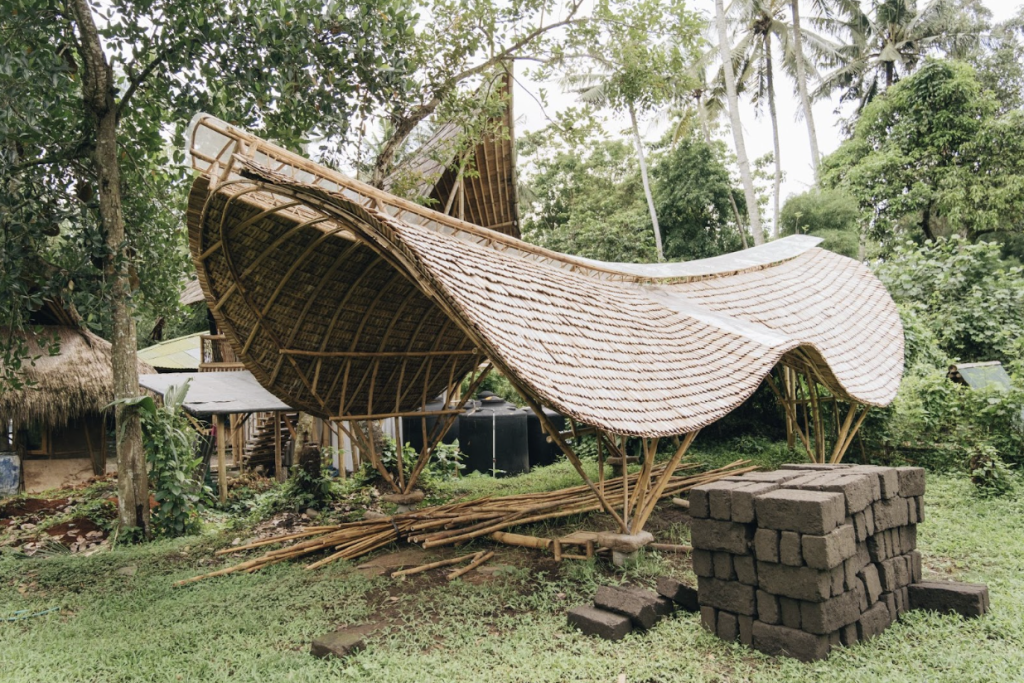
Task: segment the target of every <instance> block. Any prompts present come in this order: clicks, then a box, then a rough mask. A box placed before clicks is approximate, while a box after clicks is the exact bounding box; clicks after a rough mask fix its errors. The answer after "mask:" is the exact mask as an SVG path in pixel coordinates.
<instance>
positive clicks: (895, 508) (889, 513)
mask: <svg viewBox="0 0 1024 683" xmlns="http://www.w3.org/2000/svg"><path fill="white" fill-rule="evenodd" d="M872 508H873V510H874V513H875V533H878V532H879V531H885V530H886V529H895V528H896V527H899V526H905V525H906V524H907V522H908V521H909V518H908V516H907V501H906V499H905V498H900V497H898V496H896V497H893V498H889V499H886V500H880V501H878V502H877V503H875V504H874V505H873V506H872Z"/></svg>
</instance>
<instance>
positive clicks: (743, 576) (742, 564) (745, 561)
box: [732, 555, 757, 586]
mask: <svg viewBox="0 0 1024 683" xmlns="http://www.w3.org/2000/svg"><path fill="white" fill-rule="evenodd" d="M732 566H733V569H734V570H735V572H736V579H737V580H738V581H739V582H740V583H745V584H747V585H748V586H757V567H756V566H755V565H754V556H753V555H736V556H734V557H733V558H732Z"/></svg>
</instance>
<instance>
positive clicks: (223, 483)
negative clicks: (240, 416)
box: [213, 415, 228, 505]
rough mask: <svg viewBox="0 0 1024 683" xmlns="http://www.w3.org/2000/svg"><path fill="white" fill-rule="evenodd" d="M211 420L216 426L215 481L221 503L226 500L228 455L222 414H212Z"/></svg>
mask: <svg viewBox="0 0 1024 683" xmlns="http://www.w3.org/2000/svg"><path fill="white" fill-rule="evenodd" d="M213 420H214V423H215V424H216V427H217V483H218V486H219V488H220V502H221V504H222V505H223V504H224V503H226V502H228V457H227V444H226V443H225V436H226V434H225V433H224V416H223V415H214V416H213Z"/></svg>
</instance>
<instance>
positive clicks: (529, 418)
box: [523, 408, 565, 467]
mask: <svg viewBox="0 0 1024 683" xmlns="http://www.w3.org/2000/svg"><path fill="white" fill-rule="evenodd" d="M523 412H524V413H526V438H527V443H528V444H529V449H530V467H542V466H544V465H550V464H551V463H553V462H555V461H556V460H558V456H559V455H561V454H562V449H560V448H559V447H558V444H556V443H554V442H548V435H547V432H545V431H544V427H542V426H541V423H540V418H539V417H537V413H535V412H533V411H532V410H530V409H529V408H523ZM544 415H545V416H547V418H548V422H550V423H551V424H552V425H554V427H555V429H557V430H558V431H560V432H561V431H564V430H565V417H564V416H563V415H559V414H558V413H556V412H555V411H553V410H548V409H547V408H544Z"/></svg>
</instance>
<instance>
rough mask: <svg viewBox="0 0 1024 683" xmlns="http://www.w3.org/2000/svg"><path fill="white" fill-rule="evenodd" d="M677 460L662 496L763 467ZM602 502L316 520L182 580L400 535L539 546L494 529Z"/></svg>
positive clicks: (561, 497)
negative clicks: (248, 555) (330, 522)
mask: <svg viewBox="0 0 1024 683" xmlns="http://www.w3.org/2000/svg"><path fill="white" fill-rule="evenodd" d="M669 464H670V463H666V464H664V465H657V466H654V467H653V468H652V469H651V472H652V473H653V475H654V476H657V477H658V478H659V480H662V481H664V486H663V487H662V492H661V494H660V496H661V497H662V498H666V497H671V496H675V495H678V494H679V493H681V492H683V491H689V490H690V489H691V488H693V487H694V486H700V485H701V484H708V483H711V482H713V481H717V480H718V479H721V478H723V477H727V476H735V475H739V474H744V473H746V472H750V471H752V470H754V469H756V468H755V467H752V466H750V465H748V464H747V462H746V461H743V460H738V461H736V462H733V463H730V464H728V465H726V466H725V467H720V468H718V469H714V470H709V471H707V472H696V471H695V470H696V469H697V466H696V465H694V464H692V463H683V464H677V465H676V467H675V469H670V468H669V467H668V465H669ZM663 475H664V476H663ZM639 477H640V474H635V475H628V477H627V479H628V481H629V482H630V483H631V484H633V485H635V483H636V480H637V479H638V478H639ZM620 486H621V482H616V483H615V484H613V483H612V482H608V490H607V491H606V500H607V501H609V502H610V503H611V504H614V505H617V504H621V503H622V501H623V495H622V490H621V488H620ZM651 500H655V499H654V498H652V499H651ZM652 507H653V506H652ZM601 508H602V503H601V502H599V501H598V499H597V497H596V496H595V495H594V492H593V490H592V489H591V488H590V487H588V486H586V485H584V486H576V487H573V488H567V489H559V490H557V491H547V492H544V493H530V494H523V495H517V496H504V497H496V498H482V499H480V500H473V501H463V502H458V503H450V504H448V505H440V506H437V507H433V508H426V509H423V510H416V511H413V512H405V513H402V514H398V515H394V516H392V517H383V518H379V519H370V520H363V521H360V522H350V523H347V524H339V525H337V526H326V527H315V528H313V529H306V530H304V531H302V532H296V533H292V534H287V535H284V536H278V537H276V538H268V539H262V540H259V541H255V542H253V543H249V544H246V545H241V546H237V547H233V548H230V549H226V550H224V551H222V552H221V554H227V553H238V552H243V551H247V550H255V549H258V548H264V547H266V546H268V545H273V544H276V543H288V542H291V545H286V546H284V547H282V548H278V549H276V550H270V551H267V552H266V553H264V554H263V555H261V556H260V557H257V558H254V559H252V560H246V561H245V562H242V563H240V564H237V565H233V566H230V567H225V568H223V569H219V570H217V571H214V572H210V573H209V574H203V575H201V576H195V577H192V578H190V579H185V580H183V581H179V582H177V583H176V584H174V585H176V586H183V585H186V584H189V583H193V582H195V581H199V580H201V579H205V578H211V577H215V576H225V575H227V574H233V573H235V572H240V571H247V572H254V571H257V570H259V569H261V568H263V567H267V566H270V565H273V564H277V563H279V562H285V561H287V560H293V559H299V558H303V557H307V556H309V555H313V554H317V553H323V552H329V553H330V554H328V555H327V556H326V557H324V558H322V559H320V560H317V561H315V562H312V563H310V564H308V565H306V569H317V568H319V567H323V566H325V565H327V564H330V563H332V562H336V561H338V560H352V559H355V558H357V557H361V556H363V555H365V554H367V553H369V552H372V551H374V550H377V549H378V548H382V547H384V546H386V545H389V544H391V543H394V542H396V541H399V540H407V541H409V542H412V543H418V544H420V545H422V546H423V547H424V548H438V547H443V546H452V545H458V544H461V543H465V542H468V541H472V540H474V539H478V538H491V539H492V540H496V541H498V542H506V541H507V540H508V539H509V538H511V539H512V540H513V541H516V543H514V544H515V545H530V546H531V547H539V546H540V545H541V544H540V543H538V542H531V543H526V542H523V541H522V540H521V539H524V538H530V537H525V536H523V535H520V534H505V535H502V536H497V537H495V536H494V534H495V533H496V532H501V531H503V530H505V529H509V528H511V527H516V526H523V525H527V524H534V523H537V522H543V521H545V520H549V519H560V518H564V517H571V516H574V515H581V514H586V513H589V512H596V511H598V510H600V509H601ZM300 539H306V540H300ZM542 540H543V539H542ZM553 547H554V548H555V549H556V559H561V558H560V557H558V553H560V552H561V545H560V544H559V543H554V544H553ZM593 552H594V549H593V548H588V555H593ZM437 566H441V565H437Z"/></svg>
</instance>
